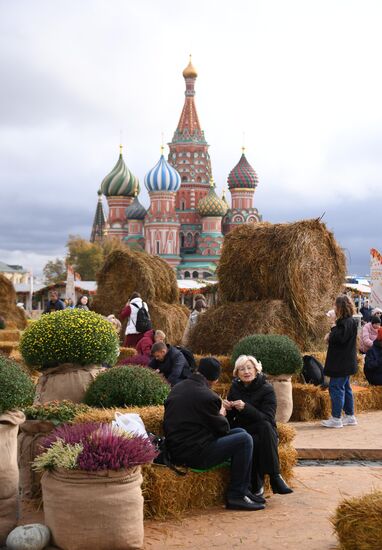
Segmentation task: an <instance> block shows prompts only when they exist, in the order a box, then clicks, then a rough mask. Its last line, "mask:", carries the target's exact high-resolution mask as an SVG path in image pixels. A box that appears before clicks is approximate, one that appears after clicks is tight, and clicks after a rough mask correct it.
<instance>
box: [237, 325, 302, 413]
mask: <svg viewBox="0 0 382 550" xmlns="http://www.w3.org/2000/svg"><path fill="white" fill-rule="evenodd" d="M240 355H251V356H253V357H256V359H257V360H258V361H260V362H261V364H262V367H263V371H264V373H265V374H266V376H267V380H268V381H269V382H270V383H271V384H272V386H273V388H274V390H275V394H276V399H277V410H276V421H277V422H288V421H289V420H290V417H291V416H292V412H293V397H292V375H293V374H297V373H299V372H300V371H301V369H302V358H301V353H300V350H299V349H298V347H297V345H296V344H295V343H294V342H293V340H291V339H290V338H289V337H288V336H282V335H280V334H253V335H252V336H247V337H245V338H243V339H242V340H240V341H239V342H238V343H237V344H236V346H235V347H234V348H233V352H232V357H231V363H232V365H234V364H235V361H236V359H237V358H238V357H239V356H240Z"/></svg>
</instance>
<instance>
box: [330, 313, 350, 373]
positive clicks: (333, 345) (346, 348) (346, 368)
mask: <svg viewBox="0 0 382 550" xmlns="http://www.w3.org/2000/svg"><path fill="white" fill-rule="evenodd" d="M356 372H357V321H356V320H355V319H353V317H344V318H342V319H337V321H336V324H335V326H334V327H332V329H331V331H330V334H329V345H328V352H327V354H326V361H325V368H324V374H325V375H326V376H331V377H332V378H341V377H343V376H350V375H351V374H355V373H356Z"/></svg>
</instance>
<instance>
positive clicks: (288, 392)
mask: <svg viewBox="0 0 382 550" xmlns="http://www.w3.org/2000/svg"><path fill="white" fill-rule="evenodd" d="M267 380H268V382H270V383H271V384H272V386H273V389H274V390H275V394H276V400H277V409H276V422H288V421H289V420H290V417H291V416H292V412H293V397H292V375H291V374H280V375H278V376H272V375H270V374H267Z"/></svg>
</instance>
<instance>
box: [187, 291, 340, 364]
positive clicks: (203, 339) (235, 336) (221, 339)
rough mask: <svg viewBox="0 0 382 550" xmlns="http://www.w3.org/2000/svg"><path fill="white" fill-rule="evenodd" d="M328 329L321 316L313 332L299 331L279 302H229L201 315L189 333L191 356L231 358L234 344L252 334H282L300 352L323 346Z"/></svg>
mask: <svg viewBox="0 0 382 550" xmlns="http://www.w3.org/2000/svg"><path fill="white" fill-rule="evenodd" d="M328 329H329V325H328V319H327V317H326V316H325V314H324V313H322V314H321V315H320V316H319V317H317V319H316V324H315V327H314V331H310V332H309V331H305V332H303V331H301V329H300V327H299V325H298V323H297V322H296V317H295V316H294V315H293V313H292V311H291V309H290V307H289V306H288V304H286V303H285V302H283V301H282V300H270V299H264V300H259V301H251V302H229V303H224V304H221V305H220V306H215V307H211V308H210V309H208V310H207V311H206V312H205V313H203V315H200V316H199V318H198V321H197V323H196V325H195V327H194V329H193V330H192V331H191V333H190V339H189V347H190V348H191V349H192V350H193V352H194V353H199V354H207V353H208V354H218V355H230V354H231V352H232V350H233V348H234V346H235V344H237V342H238V341H239V340H240V339H241V338H244V337H245V336H250V335H252V334H284V335H286V336H289V337H290V338H291V339H292V340H294V341H295V342H296V344H297V345H298V346H299V347H300V348H301V349H307V348H308V347H310V346H312V345H314V347H315V348H318V347H319V346H320V345H321V346H324V345H325V344H324V336H325V334H326V332H327V331H328Z"/></svg>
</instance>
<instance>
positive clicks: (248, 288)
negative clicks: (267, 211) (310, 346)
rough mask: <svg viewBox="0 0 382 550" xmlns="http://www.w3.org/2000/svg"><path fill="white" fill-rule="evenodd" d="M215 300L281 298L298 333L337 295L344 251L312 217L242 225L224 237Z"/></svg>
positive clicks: (307, 328) (311, 324)
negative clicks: (298, 329) (216, 298)
mask: <svg viewBox="0 0 382 550" xmlns="http://www.w3.org/2000/svg"><path fill="white" fill-rule="evenodd" d="M217 273H218V278H219V292H220V296H221V299H222V300H224V301H228V302H248V301H251V300H265V299H268V300H282V301H284V302H285V303H286V304H287V305H288V306H289V308H290V311H291V313H292V314H293V316H294V318H295V319H296V322H297V323H298V325H299V326H300V327H301V330H303V331H304V332H306V331H308V332H313V333H314V329H315V325H316V323H317V319H318V318H319V317H320V316H321V315H322V313H323V312H325V311H326V310H327V309H329V308H330V307H331V306H332V304H333V300H334V299H335V297H336V296H337V294H339V292H340V290H341V288H342V285H343V282H344V279H345V275H346V261H345V255H344V253H343V251H342V250H341V248H340V247H339V245H338V244H337V242H336V241H335V239H334V236H333V234H332V233H331V232H329V231H328V230H327V229H326V226H325V224H323V223H321V222H320V221H318V220H303V221H299V222H294V223H285V224H270V223H267V222H263V223H256V224H246V225H242V226H240V227H238V228H236V229H234V230H233V231H231V232H230V233H228V235H226V237H225V239H224V244H223V249H222V255H221V258H220V262H219V266H218V269H217Z"/></svg>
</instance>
